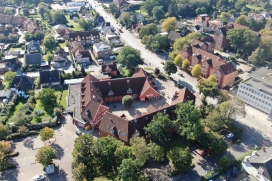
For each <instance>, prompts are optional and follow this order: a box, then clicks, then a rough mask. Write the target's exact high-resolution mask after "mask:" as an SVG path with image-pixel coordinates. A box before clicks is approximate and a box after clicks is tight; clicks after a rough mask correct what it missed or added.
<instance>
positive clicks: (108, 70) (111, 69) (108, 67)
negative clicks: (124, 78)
mask: <svg viewBox="0 0 272 181" xmlns="http://www.w3.org/2000/svg"><path fill="white" fill-rule="evenodd" d="M101 72H102V73H103V74H108V75H110V76H117V65H116V63H114V62H110V63H109V64H105V65H102V66H101Z"/></svg>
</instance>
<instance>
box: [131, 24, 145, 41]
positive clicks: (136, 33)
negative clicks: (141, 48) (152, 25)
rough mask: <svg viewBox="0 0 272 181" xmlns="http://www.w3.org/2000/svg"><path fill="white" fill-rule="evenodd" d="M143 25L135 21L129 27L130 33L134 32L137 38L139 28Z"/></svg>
mask: <svg viewBox="0 0 272 181" xmlns="http://www.w3.org/2000/svg"><path fill="white" fill-rule="evenodd" d="M143 27H144V25H143V24H142V23H137V24H134V25H132V27H131V29H132V33H134V35H135V36H136V37H137V38H139V32H140V30H141V29H142V28H143Z"/></svg>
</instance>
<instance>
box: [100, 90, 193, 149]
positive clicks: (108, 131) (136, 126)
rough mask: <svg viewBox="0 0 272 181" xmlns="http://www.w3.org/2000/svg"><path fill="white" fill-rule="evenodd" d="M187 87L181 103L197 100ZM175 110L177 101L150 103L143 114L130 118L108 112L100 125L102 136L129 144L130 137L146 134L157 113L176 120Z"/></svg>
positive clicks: (180, 96)
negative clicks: (159, 103)
mask: <svg viewBox="0 0 272 181" xmlns="http://www.w3.org/2000/svg"><path fill="white" fill-rule="evenodd" d="M186 89H187V88H183V90H182V91H180V94H179V95H178V96H179V100H181V101H180V102H179V103H182V102H187V101H194V100H195V96H194V95H193V94H192V93H191V92H190V91H188V90H186ZM175 110H176V104H175V103H173V104H172V105H168V104H167V103H165V104H164V105H160V106H159V107H158V108H156V107H154V106H153V105H150V106H148V107H147V108H146V112H145V113H143V114H142V115H138V114H136V115H134V118H133V119H130V120H128V119H127V118H126V117H124V116H117V115H115V114H113V113H110V112H106V113H105V114H104V116H103V119H102V120H101V123H100V125H99V134H100V137H105V136H112V137H114V138H116V139H118V140H121V141H123V142H124V143H125V144H126V145H129V141H130V138H132V136H133V135H136V136H141V137H145V136H146V131H145V130H144V127H146V126H147V125H148V124H149V123H150V122H151V120H152V119H153V117H154V116H155V115H156V114H158V113H159V112H161V113H162V114H164V115H168V116H169V118H170V119H171V120H175V119H176V117H177V115H176V113H175Z"/></svg>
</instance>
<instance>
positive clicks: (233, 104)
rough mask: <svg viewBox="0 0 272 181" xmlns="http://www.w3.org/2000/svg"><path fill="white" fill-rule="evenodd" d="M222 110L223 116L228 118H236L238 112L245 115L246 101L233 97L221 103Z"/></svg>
mask: <svg viewBox="0 0 272 181" xmlns="http://www.w3.org/2000/svg"><path fill="white" fill-rule="evenodd" d="M220 112H221V115H222V116H223V118H225V119H228V120H229V119H230V118H235V117H236V115H237V114H242V115H244V116H245V115H246V111H245V103H244V102H243V101H242V100H240V99H238V98H232V100H230V101H227V102H222V103H221V104H220Z"/></svg>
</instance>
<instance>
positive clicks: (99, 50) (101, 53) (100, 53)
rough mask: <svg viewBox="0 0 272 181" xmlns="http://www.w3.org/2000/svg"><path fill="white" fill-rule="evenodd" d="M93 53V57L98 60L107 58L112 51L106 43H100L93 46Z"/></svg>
mask: <svg viewBox="0 0 272 181" xmlns="http://www.w3.org/2000/svg"><path fill="white" fill-rule="evenodd" d="M93 52H94V54H95V56H97V57H99V58H109V57H110V55H111V53H112V49H111V46H110V45H109V44H108V43H107V42H100V43H95V44H94V45H93Z"/></svg>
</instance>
